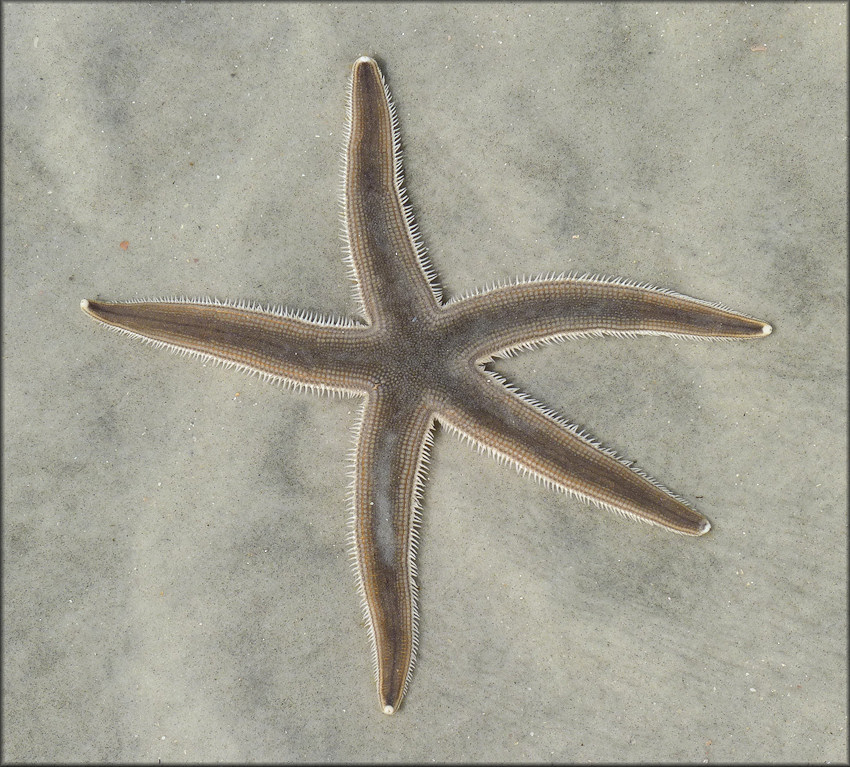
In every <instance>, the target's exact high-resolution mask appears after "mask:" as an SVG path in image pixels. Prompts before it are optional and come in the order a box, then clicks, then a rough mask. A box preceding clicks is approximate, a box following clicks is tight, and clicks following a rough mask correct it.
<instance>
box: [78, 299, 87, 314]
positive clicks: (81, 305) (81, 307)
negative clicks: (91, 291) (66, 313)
mask: <svg viewBox="0 0 850 767" xmlns="http://www.w3.org/2000/svg"><path fill="white" fill-rule="evenodd" d="M80 309H82V310H83V311H84V312H87V311H88V310H89V301H88V299H87V298H84V299H83V300H82V301H80Z"/></svg>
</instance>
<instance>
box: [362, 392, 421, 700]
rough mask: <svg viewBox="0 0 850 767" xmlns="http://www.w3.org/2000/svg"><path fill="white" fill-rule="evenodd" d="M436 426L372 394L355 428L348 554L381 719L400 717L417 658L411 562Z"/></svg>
mask: <svg viewBox="0 0 850 767" xmlns="http://www.w3.org/2000/svg"><path fill="white" fill-rule="evenodd" d="M433 423H434V419H433V415H432V413H431V411H430V410H428V409H427V408H426V407H423V406H419V407H410V406H409V404H402V403H401V402H398V401H393V398H390V397H387V396H385V395H379V394H378V392H377V391H376V392H374V393H372V394H370V395H368V398H367V403H366V405H365V407H364V412H363V416H362V420H361V423H360V429H359V437H358V443H357V448H356V455H355V462H354V494H353V498H354V507H353V510H352V543H353V549H352V553H353V558H354V562H355V565H356V570H357V576H358V584H359V590H360V593H361V596H362V598H363V612H364V616H365V619H366V624H367V626H368V627H369V634H370V638H371V642H372V651H373V660H374V664H375V671H376V676H377V685H378V697H379V699H380V703H381V708H382V710H383V711H384V713H386V714H393V713H395V712H396V711H397V710H398V707H399V705H400V704H401V699H402V697H403V696H404V693H405V690H406V689H407V685H408V682H409V680H410V675H411V672H412V669H413V663H414V660H415V655H416V643H417V610H416V582H415V575H416V565H415V562H414V557H415V553H416V545H417V541H418V533H417V528H418V517H419V500H420V496H421V488H422V481H423V476H424V472H425V466H426V464H427V460H428V449H429V447H430V443H431V433H432V426H433Z"/></svg>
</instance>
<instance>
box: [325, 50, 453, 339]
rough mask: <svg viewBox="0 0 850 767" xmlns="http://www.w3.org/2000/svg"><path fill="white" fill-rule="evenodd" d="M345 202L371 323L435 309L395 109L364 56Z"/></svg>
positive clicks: (351, 251)
mask: <svg viewBox="0 0 850 767" xmlns="http://www.w3.org/2000/svg"><path fill="white" fill-rule="evenodd" d="M342 202H343V224H344V238H345V241H346V244H347V251H348V256H349V258H350V261H351V265H352V267H353V271H354V277H355V282H356V286H357V290H356V292H357V296H358V298H359V300H360V304H361V307H362V309H363V311H364V313H365V315H366V316H367V318H368V319H369V321H370V322H372V323H376V324H383V323H385V322H392V321H394V320H397V321H405V320H407V319H409V318H410V317H411V316H416V315H417V314H422V313H423V312H427V311H434V310H436V308H437V301H438V296H437V295H436V292H435V291H436V288H435V287H432V280H433V279H434V275H433V272H432V270H431V268H430V266H429V265H428V262H427V258H426V256H425V252H424V248H423V247H422V244H421V241H420V239H419V234H418V230H417V227H416V223H415V222H414V219H413V213H412V211H411V209H410V206H409V205H408V202H407V196H406V194H405V192H404V186H403V171H402V164H401V146H400V140H399V129H398V121H397V119H396V114H395V109H394V108H393V105H392V101H391V99H390V94H389V90H388V89H387V87H386V85H385V83H384V80H383V76H382V74H381V70H380V69H379V68H378V65H377V64H376V63H375V61H373V60H372V59H370V58H367V57H365V56H364V57H363V58H360V59H358V60H357V61H356V62H355V64H354V68H353V70H352V73H351V89H350V93H349V106H348V121H347V138H346V145H345V167H344V172H343V200H342Z"/></svg>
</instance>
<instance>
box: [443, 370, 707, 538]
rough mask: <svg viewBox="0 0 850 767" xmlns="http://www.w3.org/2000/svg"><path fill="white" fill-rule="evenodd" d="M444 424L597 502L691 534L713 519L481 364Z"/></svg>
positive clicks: (445, 413)
mask: <svg viewBox="0 0 850 767" xmlns="http://www.w3.org/2000/svg"><path fill="white" fill-rule="evenodd" d="M437 418H438V420H439V421H440V423H442V424H444V425H446V426H447V427H448V428H449V429H451V430H454V431H457V432H459V433H460V434H461V435H462V436H464V437H466V438H467V439H469V440H471V441H472V442H473V443H474V444H476V445H478V447H479V448H481V449H484V450H486V451H488V452H490V453H491V454H495V455H496V456H498V457H499V458H501V459H503V460H506V461H508V462H510V463H513V464H514V465H515V466H516V467H517V468H518V469H519V470H521V471H522V472H524V473H529V474H532V475H534V476H536V477H538V478H539V479H541V480H542V481H543V482H544V483H546V484H547V485H551V486H554V487H557V488H559V489H561V490H564V491H567V492H569V493H573V494H575V495H577V496H579V497H581V498H583V499H585V500H587V501H590V502H591V503H594V504H596V505H597V506H603V507H606V508H609V509H612V510H614V511H618V512H620V513H622V514H624V515H625V516H628V517H631V518H633V519H638V520H641V521H644V522H650V523H653V524H656V525H660V526H662V527H666V528H667V529H669V530H673V531H675V532H678V533H684V534H686V535H703V534H704V533H707V532H708V531H709V530H710V529H711V524H710V523H709V521H708V520H707V519H706V518H705V517H704V516H703V515H702V514H700V513H699V512H697V511H694V510H693V509H692V508H690V507H689V506H688V505H687V504H685V502H684V501H683V500H682V499H681V498H679V497H677V496H675V495H673V494H672V493H671V492H669V491H668V490H667V489H666V488H664V487H662V486H661V485H660V484H658V483H657V482H655V481H654V480H652V479H650V478H649V477H647V476H646V475H645V474H643V473H642V472H640V471H638V470H636V469H634V468H632V467H631V465H630V464H628V463H626V462H625V461H623V460H621V459H620V458H618V457H617V456H616V455H615V454H614V453H613V452H612V451H610V450H607V449H605V448H602V447H601V446H600V445H599V444H598V443H597V442H596V441H595V440H593V439H591V438H590V437H588V436H587V435H585V434H583V433H582V432H581V431H579V430H578V428H577V427H575V426H573V425H571V424H568V423H567V422H566V421H564V420H562V419H561V418H560V417H558V416H557V415H555V414H554V413H553V412H551V411H548V410H546V409H544V408H543V407H541V406H540V405H538V404H537V403H535V402H533V401H532V400H531V399H530V398H529V397H527V396H525V395H521V394H519V393H518V392H517V391H516V390H514V389H512V388H511V387H508V386H506V385H505V383H504V381H503V380H502V379H501V378H500V377H499V376H498V375H497V374H495V373H491V372H489V371H482V373H481V375H479V376H477V380H476V381H475V383H474V384H472V385H470V386H469V387H468V390H467V391H465V392H464V393H463V396H460V397H455V398H454V399H453V400H452V402H451V403H450V404H447V405H446V406H445V407H443V408H441V409H440V410H439V411H438V414H437Z"/></svg>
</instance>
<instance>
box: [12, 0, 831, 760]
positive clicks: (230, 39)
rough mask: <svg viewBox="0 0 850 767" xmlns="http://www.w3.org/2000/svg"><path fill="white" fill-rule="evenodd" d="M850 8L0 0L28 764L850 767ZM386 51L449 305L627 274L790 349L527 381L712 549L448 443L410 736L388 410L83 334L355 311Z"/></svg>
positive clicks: (629, 358) (20, 705)
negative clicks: (364, 168)
mask: <svg viewBox="0 0 850 767" xmlns="http://www.w3.org/2000/svg"><path fill="white" fill-rule="evenodd" d="M846 11H847V9H846V6H845V5H843V4H837V3H835V4H816V3H814V4H795V5H785V4H770V3H758V4H755V5H751V4H749V3H747V4H741V3H737V4H717V3H712V4H705V5H700V4H690V3H688V4H672V5H670V4H647V5H641V4H626V5H616V4H614V5H597V4H593V5H590V4H588V5H573V4H562V5H544V4H529V5H523V4H500V5H493V4H484V3H481V4H472V5H455V4H451V3H442V4H434V5H430V4H427V3H421V4H415V5H397V4H392V3H389V4H376V5H368V4H338V5H335V4H331V5H329V4H319V3H315V4H307V5H298V4H293V5H277V4H274V3H265V4H250V3H240V4H235V5H230V4H191V3H185V4H184V3H180V4H177V3H174V4H159V3H154V4H129V3H127V4H105V3H98V4H50V3H40V4H25V3H5V4H4V5H3V65H4V71H3V131H4V134H3V141H4V179H3V180H4V185H3V203H4V208H3V213H4V216H3V224H4V227H3V341H4V347H3V362H4V368H3V372H4V377H3V394H4V398H3V406H4V409H3V416H4V422H3V423H4V430H3V436H4V445H3V460H4V464H3V469H4V476H3V479H4V484H3V500H4V506H3V511H4V516H3V555H4V559H3V576H4V577H3V754H2V755H3V758H4V760H5V761H20V762H34V761H96V762H103V761H120V762H139V761H145V762H153V761H156V760H162V761H163V762H181V761H184V762H212V761H243V760H244V761H282V760H311V761H326V760H327V761H349V760H354V761H362V760H369V761H382V760H400V761H410V760H415V761H429V760H439V761H445V760H452V761H459V760H464V761H489V762H502V761H530V760H533V761H550V760H552V761H599V760H604V761H629V762H632V761H687V762H702V761H741V762H746V761H767V762H777V761H779V762H786V761H805V762H823V761H830V760H831V761H846V760H847V758H848V752H847V730H846V727H847V705H846V694H847V658H846V639H847V617H846V605H845V599H846V596H847V588H846V586H847V584H846V573H845V566H846V544H847V539H846V534H847V517H846V501H847V499H846V460H847V456H846V445H845V427H846V405H845V394H846V352H845V342H846V334H845V327H846V326H845V322H846V314H845V312H846V279H845V278H846V256H847V241H846V230H845V215H846V172H847V146H846V139H847V122H846V109H847V103H846V97H845V86H846V83H847V77H846V75H847V60H846V40H847V14H846ZM761 46H764V47H765V50H759V49H758V48H759V47H761ZM754 48H755V50H754ZM362 54H370V55H374V56H376V57H378V59H379V60H380V62H381V64H382V66H383V67H384V71H385V73H386V76H387V78H388V81H389V84H390V87H391V89H392V91H393V94H394V96H395V100H396V104H397V107H398V112H399V116H400V119H401V125H402V132H403V140H404V145H405V149H406V152H405V158H406V169H407V179H408V189H409V191H410V196H411V200H412V203H413V206H414V209H415V211H416V215H417V218H418V221H419V224H420V226H421V229H422V232H423V235H424V238H425V242H426V244H427V245H428V248H429V252H430V253H431V256H432V258H433V261H434V264H435V266H436V268H437V271H438V272H439V274H440V277H441V280H442V283H443V285H444V286H445V289H446V293H447V294H448V295H455V294H458V293H461V292H463V291H466V290H469V289H472V288H474V287H481V286H484V285H487V284H490V283H493V282H494V281H498V280H505V279H510V278H513V277H514V276H516V275H520V274H524V275H533V274H539V273H547V272H552V271H554V272H561V271H567V272H569V271H578V272H589V273H601V274H609V275H617V276H622V277H629V278H632V279H636V280H639V281H645V282H649V283H652V284H658V285H662V286H666V287H670V288H673V289H676V290H678V291H680V292H683V293H686V294H690V295H694V296H698V297H701V298H705V299H710V300H717V301H723V302H724V303H726V304H727V305H729V306H731V307H732V308H735V309H739V310H741V311H744V312H747V313H750V314H753V315H755V316H757V317H760V318H763V319H766V320H768V321H770V322H772V323H774V325H775V328H776V330H775V333H774V335H773V336H771V337H770V338H769V339H767V340H765V341H762V342H753V343H694V342H679V341H674V340H670V339H661V338H644V339H637V340H617V339H605V340H600V339H588V340H584V341H578V342H574V343H570V344H560V345H557V346H549V347H546V348H544V349H540V350H538V351H535V352H530V353H526V354H523V355H522V356H520V357H517V358H514V359H512V360H510V361H507V362H504V363H501V364H500V365H499V369H500V370H501V371H502V372H504V373H505V374H506V375H508V376H509V378H510V379H511V380H512V381H514V382H515V383H516V384H518V385H519V386H520V387H521V388H522V389H523V390H525V391H528V392H529V393H530V394H532V395H533V396H535V397H537V398H538V399H540V400H542V401H543V402H545V403H546V404H547V405H549V406H551V407H553V408H555V409H556V410H558V411H559V412H561V413H562V414H564V415H565V417H567V418H569V419H570V420H572V421H574V422H576V423H579V424H581V425H582V426H583V427H585V428H586V429H588V430H589V431H590V432H591V433H592V434H593V435H595V436H596V437H597V438H598V439H599V440H601V441H602V442H603V443H604V444H606V445H608V446H610V447H612V448H614V449H615V450H617V451H618V452H619V453H621V454H623V455H625V456H626V457H628V458H630V459H633V460H635V462H636V463H637V464H638V465H639V466H640V467H642V468H643V469H644V470H646V471H647V472H648V473H650V474H651V475H653V476H655V477H657V478H658V479H660V480H661V481H663V482H664V483H665V484H666V485H668V486H669V487H671V488H673V489H674V490H676V491H678V492H680V493H682V494H683V495H684V496H685V497H686V498H687V499H689V500H690V501H692V502H694V503H695V504H696V505H697V506H698V507H699V508H700V509H701V510H702V511H703V512H704V513H706V514H707V515H708V516H709V518H710V519H711V520H712V521H713V523H714V530H713V531H712V533H711V535H709V536H707V537H705V538H702V539H699V540H693V539H687V538H683V537H677V536H675V535H672V534H669V533H666V532H664V531H662V530H660V529H657V528H652V527H648V526H645V525H638V524H634V523H631V522H628V521H626V520H624V519H622V518H620V517H619V516H617V515H613V514H610V513H607V512H601V511H598V510H596V509H594V508H593V507H590V506H587V505H585V504H583V503H581V502H579V501H577V500H575V499H571V498H568V497H565V496H563V495H561V494H558V493H555V492H551V491H549V490H547V489H545V488H544V487H543V486H541V485H539V484H537V483H535V482H533V481H532V480H530V479H528V478H524V477H521V476H519V475H518V474H517V473H516V472H515V471H513V470H512V469H510V468H507V467H504V466H500V465H498V464H497V463H496V462H495V461H493V460H491V459H489V458H488V457H487V456H484V455H479V454H478V453H476V452H475V451H474V450H472V449H470V448H469V447H468V446H466V445H464V444H462V443H461V442H460V441H458V440H456V439H455V438H453V437H452V436H451V435H449V434H447V433H446V432H438V434H437V436H436V443H435V448H434V451H433V462H432V471H431V479H430V482H429V484H428V487H427V492H426V496H425V503H424V519H423V525H422V540H423V544H422V548H421V552H420V556H419V570H420V574H421V578H420V584H421V594H422V601H421V615H422V621H421V640H420V659H419V663H418V666H417V670H416V673H415V676H414V678H413V683H412V686H411V689H410V691H409V695H408V697H407V699H406V701H405V704H404V706H403V708H402V710H401V711H400V712H399V714H398V715H397V716H394V717H386V716H384V715H382V714H381V713H380V711H379V709H378V703H377V697H376V695H375V690H374V684H373V681H372V676H371V669H370V659H369V650H368V639H367V634H366V630H365V628H364V627H363V625H362V622H361V614H360V608H359V605H358V599H357V596H356V594H355V584H354V577H353V575H352V573H351V569H350V564H349V559H348V550H347V546H346V535H347V526H346V516H347V512H346V493H347V486H348V478H347V456H348V452H349V449H350V446H351V429H352V426H353V423H354V416H355V413H356V411H357V408H358V401H357V400H355V399H320V398H315V397H311V396H310V395H308V394H299V393H294V392H290V391H286V390H283V389H279V388H277V387H274V386H271V385H268V384H264V383H263V382H261V381H258V380H256V379H253V378H249V377H246V376H244V375H242V374H239V373H237V372H234V371H227V370H222V369H220V368H217V367H214V366H211V365H203V364H202V363H200V362H198V361H196V360H184V359H181V358H179V357H178V356H176V355H171V354H168V353H166V352H163V351H158V350H155V349H153V348H150V347H146V346H143V345H141V344H138V343H134V342H132V341H131V340H129V339H126V338H122V337H120V336H118V335H114V334H110V333H108V332H107V331H105V330H104V329H102V328H99V327H97V326H96V325H95V324H94V323H93V322H92V321H91V320H89V319H88V318H86V317H85V316H84V315H83V314H82V313H81V312H80V310H79V308H78V304H79V301H80V299H81V298H84V297H89V298H96V297H100V298H113V299H133V298H140V297H157V296H170V295H181V294H185V295H190V296H218V297H222V298H225V297H226V298H232V299H252V300H257V301H260V302H263V303H269V304H282V305H286V306H290V307H299V308H302V309H305V310H312V311H317V312H321V313H328V314H346V313H347V314H350V313H352V312H353V309H354V304H353V301H352V299H351V289H350V285H349V282H348V279H347V276H346V272H345V268H344V266H343V262H342V258H341V249H340V245H339V240H338V233H339V224H338V206H337V194H338V189H339V163H338V154H339V152H340V148H341V145H340V142H341V139H342V129H343V118H344V108H345V92H346V84H347V78H348V74H349V69H350V66H351V64H352V63H353V61H354V60H355V59H356V58H357V57H358V56H360V55H362ZM122 242H127V243H129V245H128V247H127V249H126V250H124V249H122V248H121V247H120V243H122Z"/></svg>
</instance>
